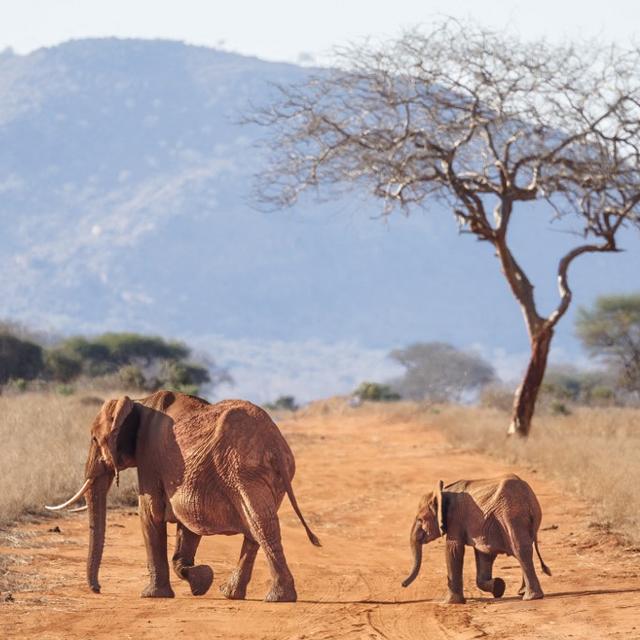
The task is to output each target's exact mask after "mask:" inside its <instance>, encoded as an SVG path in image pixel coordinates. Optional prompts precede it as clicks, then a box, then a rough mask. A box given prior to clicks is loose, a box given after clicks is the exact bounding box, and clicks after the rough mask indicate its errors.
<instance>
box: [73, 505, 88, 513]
mask: <svg viewBox="0 0 640 640" xmlns="http://www.w3.org/2000/svg"><path fill="white" fill-rule="evenodd" d="M88 508H89V507H88V505H86V504H83V505H82V506H81V507H76V508H75V509H69V513H78V512H80V511H86V510H87V509H88Z"/></svg>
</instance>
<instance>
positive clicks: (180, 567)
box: [172, 522, 213, 596]
mask: <svg viewBox="0 0 640 640" xmlns="http://www.w3.org/2000/svg"><path fill="white" fill-rule="evenodd" d="M200 538H201V536H199V535H196V534H195V533H193V531H190V530H189V529H187V528H186V527H185V526H184V525H183V524H182V523H181V522H178V524H177V526H176V548H175V552H174V554H173V558H172V564H173V570H174V571H175V573H176V575H177V576H178V577H179V578H181V579H182V580H186V581H187V582H188V583H189V587H191V593H192V594H193V595H194V596H203V595H204V594H205V593H207V591H209V588H210V587H211V583H212V582H213V569H212V568H211V567H209V566H207V565H206V564H201V565H197V566H195V557H196V551H197V549H198V545H199V544H200Z"/></svg>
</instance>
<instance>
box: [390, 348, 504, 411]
mask: <svg viewBox="0 0 640 640" xmlns="http://www.w3.org/2000/svg"><path fill="white" fill-rule="evenodd" d="M389 357H390V358H391V359H392V360H395V361H396V362H398V363H399V364H401V365H402V366H403V367H404V368H405V370H406V371H405V373H404V375H403V376H402V377H401V378H398V379H397V380H394V381H393V387H394V388H395V389H397V390H398V391H399V392H400V394H401V395H402V397H403V398H409V399H411V400H431V401H435V402H460V401H461V400H462V399H463V398H464V396H465V394H469V393H473V392H476V391H478V390H479V389H482V387H484V386H486V385H487V384H489V383H490V382H493V381H494V380H495V371H494V370H493V367H492V366H491V365H490V364H489V363H488V362H485V360H484V359H483V358H482V357H481V356H479V355H478V354H476V353H472V352H465V351H460V350H458V349H456V348H455V347H454V346H453V345H450V344H447V343H445V342H416V343H414V344H410V345H409V346H408V347H404V348H403V349H394V350H393V351H392V352H391V353H390V354H389Z"/></svg>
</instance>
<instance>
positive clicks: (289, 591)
mask: <svg viewBox="0 0 640 640" xmlns="http://www.w3.org/2000/svg"><path fill="white" fill-rule="evenodd" d="M297 599H298V594H297V593H296V588H295V587H294V586H293V585H289V586H283V585H277V584H274V585H273V586H272V587H271V590H270V591H269V593H267V595H266V597H265V599H264V601H265V602H295V601H296V600H297Z"/></svg>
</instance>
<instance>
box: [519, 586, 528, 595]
mask: <svg viewBox="0 0 640 640" xmlns="http://www.w3.org/2000/svg"><path fill="white" fill-rule="evenodd" d="M526 591H527V588H526V587H525V586H524V584H523V585H522V586H521V587H520V588H519V589H518V595H519V596H523V595H524V594H525V593H526Z"/></svg>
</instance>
